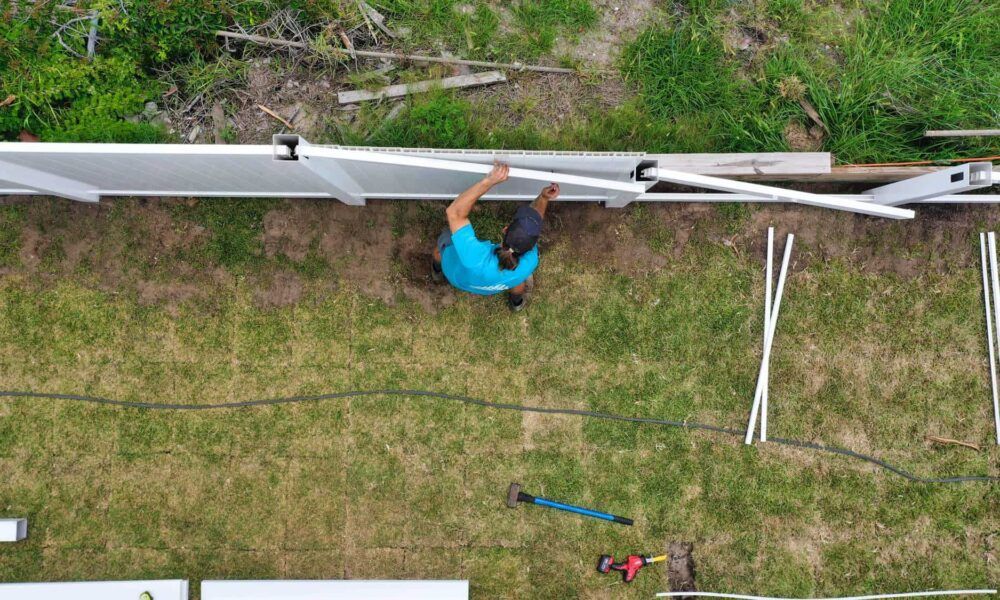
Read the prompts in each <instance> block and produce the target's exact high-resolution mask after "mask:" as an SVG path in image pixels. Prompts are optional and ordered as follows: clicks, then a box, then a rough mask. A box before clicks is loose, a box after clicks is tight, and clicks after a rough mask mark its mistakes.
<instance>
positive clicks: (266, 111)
mask: <svg viewBox="0 0 1000 600" xmlns="http://www.w3.org/2000/svg"><path fill="white" fill-rule="evenodd" d="M257 108H259V109H261V110H262V111H264V112H265V113H267V114H268V115H270V116H271V117H274V118H275V119H277V120H279V121H281V123H282V124H283V125H284V126H285V127H287V128H289V129H295V127H293V126H292V124H291V123H289V122H288V121H286V120H285V119H284V117H282V116H281V115H279V114H278V113H276V112H274V111H273V110H271V109H270V108H268V107H266V106H264V105H263V104H258V105H257Z"/></svg>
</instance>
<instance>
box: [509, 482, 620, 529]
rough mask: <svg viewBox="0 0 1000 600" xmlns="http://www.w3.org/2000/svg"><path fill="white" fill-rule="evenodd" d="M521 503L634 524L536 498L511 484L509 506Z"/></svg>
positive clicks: (588, 510) (602, 513)
mask: <svg viewBox="0 0 1000 600" xmlns="http://www.w3.org/2000/svg"><path fill="white" fill-rule="evenodd" d="M519 502H530V503H531V504H538V505H539V506H547V507H549V508H554V509H556V510H564V511H566V512H571V513H576V514H578V515H583V516H585V517H591V518H594V519H601V520H602V521H611V522H612V523H621V524H622V525H631V524H632V519H627V518H625V517H619V516H618V515H612V514H608V513H605V512H601V511H599V510H590V509H589V508H582V507H580V506H573V505H572V504H563V503H562V502H556V501H555V500H548V499H546V498H536V497H535V496H532V495H531V494H525V493H524V492H522V491H521V484H519V483H512V484H510V489H509V490H507V506H509V507H511V508H514V507H515V506H517V504H518V503H519Z"/></svg>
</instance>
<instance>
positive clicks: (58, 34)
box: [52, 12, 98, 58]
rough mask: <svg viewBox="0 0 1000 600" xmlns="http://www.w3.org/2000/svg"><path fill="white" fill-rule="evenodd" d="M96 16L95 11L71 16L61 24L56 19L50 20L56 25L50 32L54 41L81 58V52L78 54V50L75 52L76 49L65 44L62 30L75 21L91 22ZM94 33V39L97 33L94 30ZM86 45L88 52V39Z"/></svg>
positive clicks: (75, 22)
mask: <svg viewBox="0 0 1000 600" xmlns="http://www.w3.org/2000/svg"><path fill="white" fill-rule="evenodd" d="M97 16H98V13H96V12H90V13H87V14H85V15H83V16H80V17H73V18H72V19H70V20H69V21H66V22H65V23H62V24H60V23H59V22H58V21H52V24H53V25H55V26H56V30H55V31H54V32H52V36H53V37H55V38H56V41H57V42H59V45H60V46H62V47H63V48H64V49H65V50H66V51H67V52H69V53H70V54H72V55H73V56H75V57H77V58H83V54H80V53H79V52H77V51H76V50H74V49H73V48H71V47H70V46H69V44H67V43H66V41H65V40H63V37H62V34H63V32H64V31H66V30H67V29H69V28H70V27H71V26H73V25H75V24H77V23H80V22H82V21H90V22H91V23H93V22H94V19H96V18H97ZM94 35H95V39H96V35H97V34H96V32H95V34H94ZM87 47H88V52H89V50H90V42H89V40H88V43H87Z"/></svg>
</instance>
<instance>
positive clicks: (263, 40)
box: [215, 30, 576, 74]
mask: <svg viewBox="0 0 1000 600" xmlns="http://www.w3.org/2000/svg"><path fill="white" fill-rule="evenodd" d="M215 34H216V35H218V36H220V37H224V38H230V39H234V40H244V41H247V42H255V43H257V44H263V45H265V46H277V47H283V48H299V49H301V50H309V44H306V43H304V42H290V41H288V40H279V39H275V38H268V37H263V36H260V35H250V34H247V33H235V32H232V31H221V30H220V31H216V32H215ZM353 53H354V55H355V56H361V57H364V58H388V59H390V60H408V61H412V62H427V63H442V64H446V65H465V66H467V67H484V68H489V69H508V70H512V71H533V72H536V73H570V74H571V73H576V71H575V70H573V69H566V68H563V67H543V66H538V65H522V64H521V63H495V62H486V61H480V60H464V59H460V58H443V57H438V56H418V55H415V54H395V53H392V52H372V51H370V50H354V51H353Z"/></svg>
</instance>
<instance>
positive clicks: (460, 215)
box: [445, 163, 510, 233]
mask: <svg viewBox="0 0 1000 600" xmlns="http://www.w3.org/2000/svg"><path fill="white" fill-rule="evenodd" d="M509 173H510V167H509V166H508V165H505V164H503V163H496V164H495V165H493V170H492V171H490V172H489V174H488V175H487V176H486V177H484V178H483V180H482V181H480V182H479V183H477V184H475V185H473V186H472V187H470V188H469V189H467V190H465V191H464V192H462V193H461V194H459V195H458V198H455V200H454V201H453V202H452V203H451V204H449V205H448V210H446V211H445V215H447V216H448V228H449V229H451V232H452V233H455V232H456V231H458V230H459V229H461V228H463V227H465V226H466V225H468V224H469V213H471V212H472V207H473V206H475V205H476V200H479V199H480V198H481V197H482V196H483V194H485V193H486V192H488V191H490V189H491V188H492V187H493V186H495V185H496V184H498V183H503V182H504V181H507V175H508V174H509Z"/></svg>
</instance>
